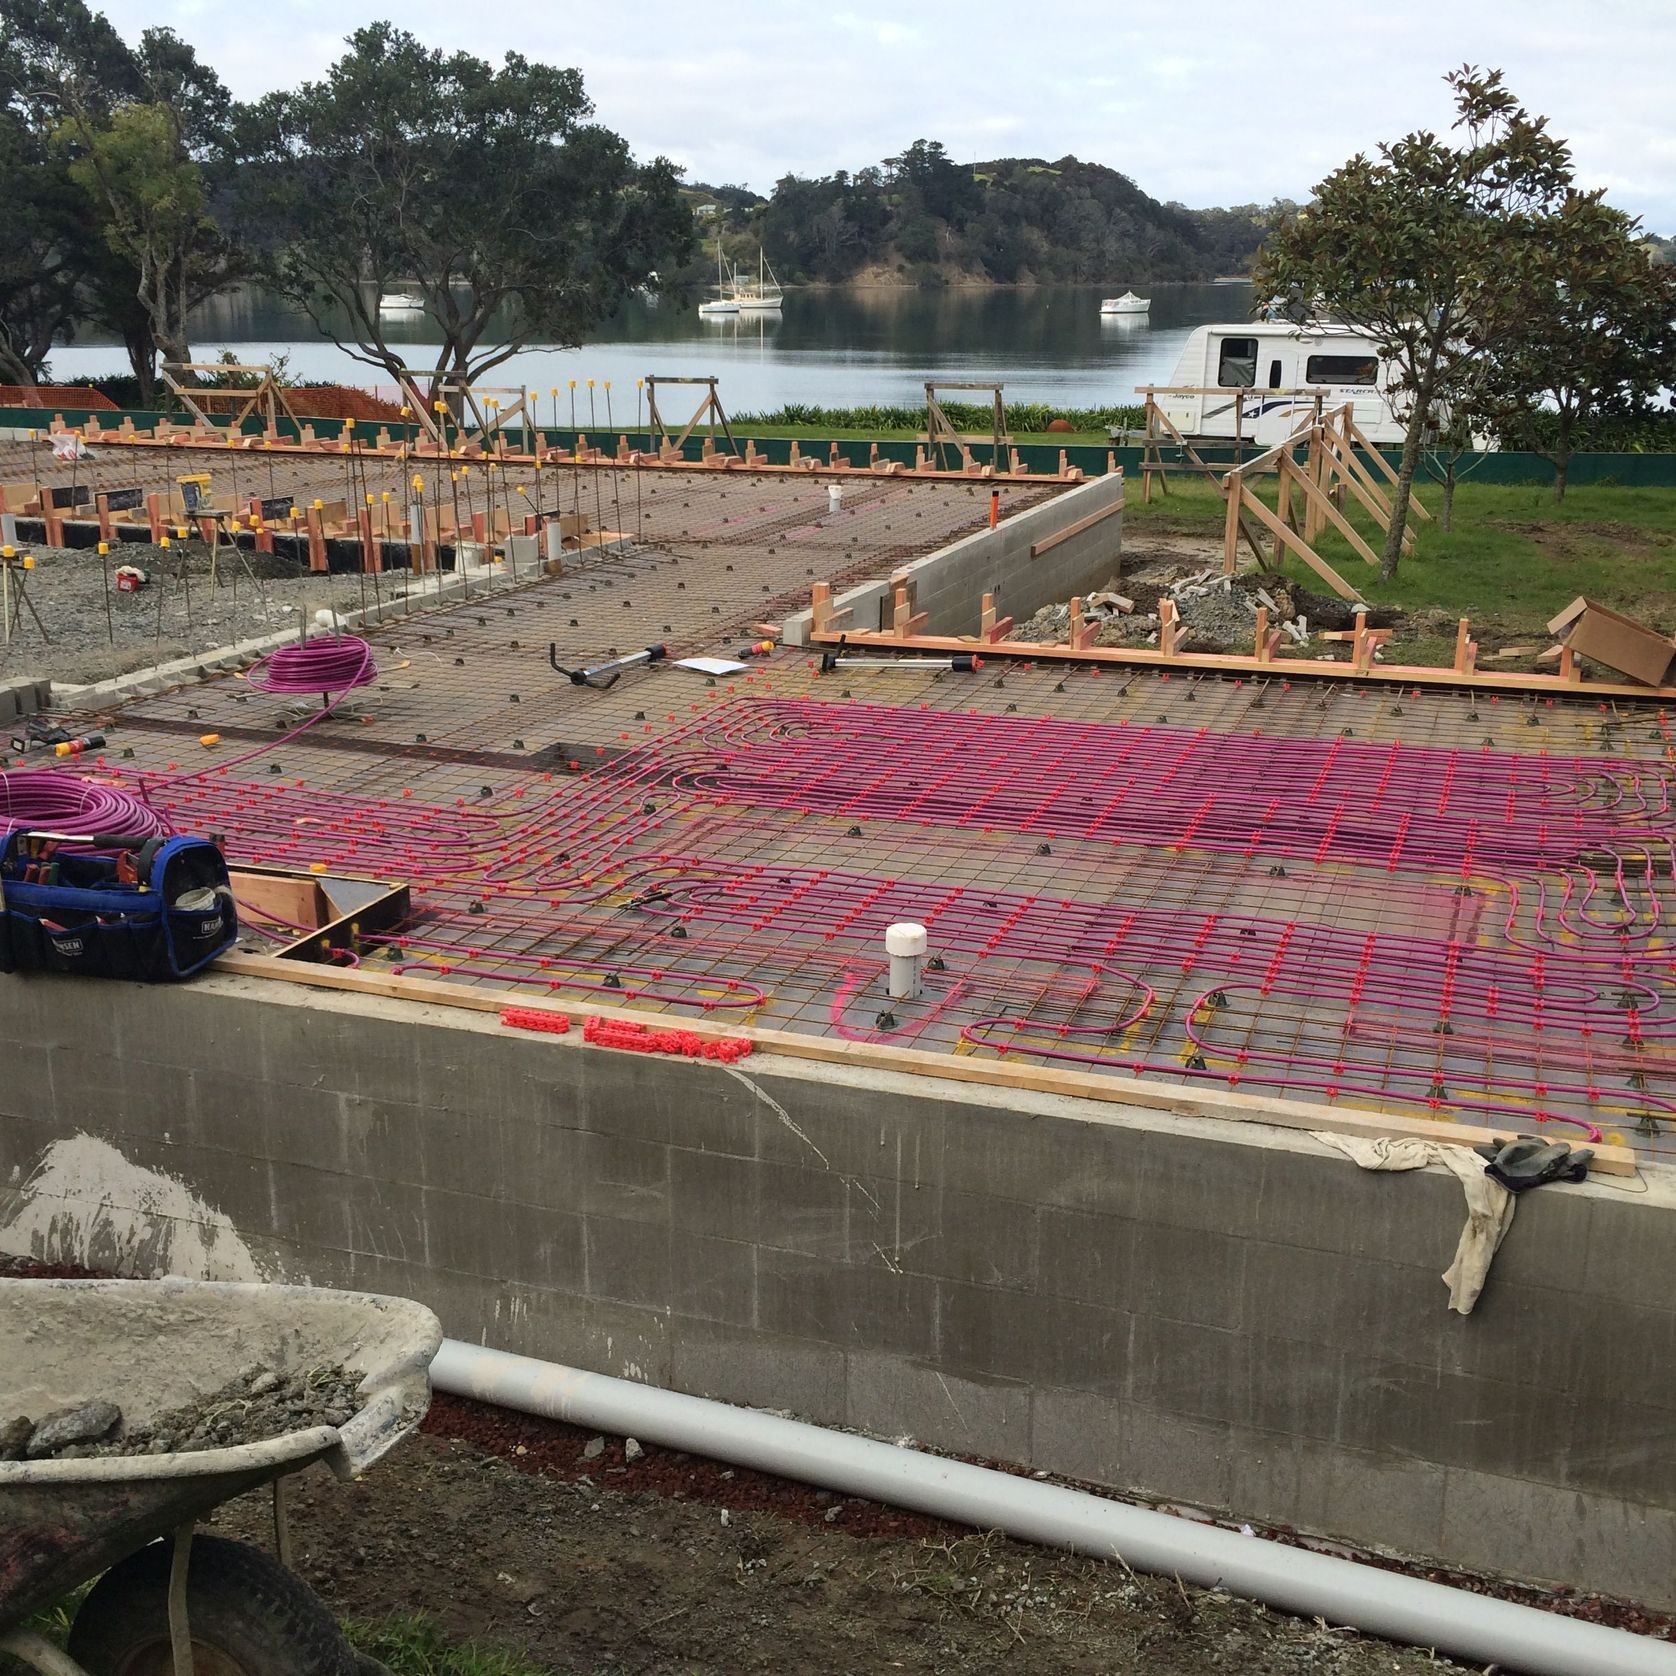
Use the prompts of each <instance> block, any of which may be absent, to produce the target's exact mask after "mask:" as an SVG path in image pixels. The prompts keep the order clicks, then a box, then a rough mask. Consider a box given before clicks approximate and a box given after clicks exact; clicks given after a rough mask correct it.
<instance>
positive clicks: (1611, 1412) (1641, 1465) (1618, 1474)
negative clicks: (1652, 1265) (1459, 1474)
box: [1474, 1363, 1676, 1509]
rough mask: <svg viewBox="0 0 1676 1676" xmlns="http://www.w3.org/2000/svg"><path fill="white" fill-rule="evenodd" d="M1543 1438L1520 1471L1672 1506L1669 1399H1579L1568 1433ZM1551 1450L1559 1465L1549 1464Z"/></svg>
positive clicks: (1675, 1479)
mask: <svg viewBox="0 0 1676 1676" xmlns="http://www.w3.org/2000/svg"><path fill="white" fill-rule="evenodd" d="M1668 1366H1669V1364H1668V1363H1667V1364H1666V1368H1667V1369H1668ZM1543 1441H1544V1442H1545V1443H1546V1444H1548V1445H1549V1447H1548V1448H1547V1449H1544V1450H1541V1451H1532V1452H1531V1454H1532V1455H1533V1456H1534V1459H1533V1460H1532V1463H1531V1467H1532V1470H1530V1471H1529V1472H1528V1473H1525V1474H1522V1476H1528V1477H1531V1478H1541V1479H1544V1480H1545V1481H1547V1482H1550V1483H1561V1484H1565V1485H1567V1486H1568V1487H1570V1488H1572V1489H1577V1490H1587V1491H1589V1492H1590V1493H1591V1494H1594V1495H1606V1496H1612V1497H1620V1498H1622V1499H1623V1500H1625V1501H1636V1502H1644V1503H1650V1504H1652V1505H1654V1506H1659V1507H1668V1508H1672V1509H1676V1411H1673V1410H1672V1409H1671V1408H1670V1406H1669V1405H1668V1403H1666V1404H1661V1405H1660V1406H1658V1407H1656V1408H1655V1407H1651V1406H1649V1405H1648V1404H1646V1403H1637V1402H1628V1401H1622V1400H1615V1399H1611V1398H1608V1399H1606V1400H1604V1401H1601V1402H1594V1403H1582V1404H1579V1405H1578V1407H1577V1408H1576V1410H1575V1411H1574V1413H1573V1415H1572V1424H1571V1433H1570V1436H1569V1439H1566V1440H1560V1439H1553V1438H1549V1437H1546V1436H1545V1437H1544V1440H1543ZM1562 1451H1563V1453H1562ZM1555 1456H1559V1457H1560V1460H1559V1467H1560V1470H1558V1471H1554V1470H1551V1468H1552V1464H1553V1460H1554V1457H1555ZM1474 1464H1476V1463H1474Z"/></svg>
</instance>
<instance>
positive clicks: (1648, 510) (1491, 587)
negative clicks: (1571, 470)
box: [1124, 477, 1676, 667]
mask: <svg viewBox="0 0 1676 1676" xmlns="http://www.w3.org/2000/svg"><path fill="white" fill-rule="evenodd" d="M1259 492H1260V493H1262V494H1263V498H1264V500H1265V501H1266V502H1267V503H1268V504H1269V505H1271V506H1272V505H1274V503H1275V496H1274V492H1273V484H1272V482H1271V483H1270V484H1269V485H1268V486H1267V488H1266V489H1263V488H1260V491H1259ZM1419 499H1420V500H1421V501H1422V502H1423V503H1424V505H1425V506H1426V507H1427V509H1428V510H1429V511H1430V512H1431V513H1432V514H1433V519H1434V521H1433V522H1430V523H1427V522H1424V521H1421V520H1415V521H1414V522H1413V524H1412V528H1413V530H1414V533H1415V543H1414V548H1413V551H1412V552H1411V553H1410V554H1409V555H1408V556H1407V557H1405V558H1404V559H1403V561H1402V565H1401V567H1400V569H1399V571H1398V574H1397V575H1396V576H1395V577H1394V578H1392V580H1391V581H1389V582H1382V581H1381V580H1380V579H1379V573H1378V571H1377V570H1376V569H1374V568H1373V567H1371V566H1369V565H1368V564H1367V563H1366V562H1365V561H1364V560H1363V559H1362V558H1361V557H1360V556H1359V555H1357V554H1356V552H1355V551H1354V550H1353V549H1352V548H1351V546H1350V544H1349V543H1348V542H1347V541H1345V540H1344V538H1343V537H1342V536H1341V535H1339V534H1338V532H1337V531H1334V530H1329V531H1327V532H1325V533H1324V534H1323V535H1322V537H1321V538H1320V539H1319V541H1318V542H1317V543H1316V550H1317V551H1318V552H1319V553H1320V554H1321V556H1322V557H1323V558H1324V559H1326V560H1327V562H1328V563H1329V564H1331V565H1332V566H1333V567H1334V568H1335V569H1336V570H1337V571H1338V572H1339V573H1340V575H1342V576H1343V577H1344V578H1345V579H1346V580H1347V581H1348V582H1350V583H1351V585H1352V586H1354V587H1356V588H1359V589H1360V590H1361V592H1362V594H1363V596H1364V597H1365V598H1366V599H1367V600H1368V601H1369V603H1370V604H1389V605H1396V606H1400V607H1401V608H1402V609H1403V610H1404V611H1405V612H1409V613H1420V612H1428V611H1429V612H1431V613H1433V614H1434V620H1431V621H1427V620H1424V619H1423V620H1422V621H1421V622H1419V623H1416V624H1414V625H1413V630H1414V631H1416V632H1413V633H1409V634H1399V639H1400V640H1401V641H1402V644H1403V648H1404V656H1405V657H1408V658H1412V659H1413V660H1414V661H1419V662H1426V663H1434V662H1436V663H1447V662H1448V661H1449V660H1450V657H1451V656H1452V655H1453V649H1454V633H1453V625H1452V624H1448V625H1445V624H1443V623H1442V622H1441V621H1437V620H1435V617H1436V616H1437V615H1440V614H1447V615H1448V616H1449V617H1451V618H1455V617H1466V618H1468V619H1469V620H1470V621H1471V622H1472V624H1473V626H1474V633H1475V635H1476V636H1477V637H1478V638H1479V639H1480V641H1481V643H1482V644H1483V645H1485V646H1486V647H1487V648H1488V647H1490V646H1496V645H1507V644H1512V643H1515V642H1520V643H1522V642H1530V643H1533V644H1535V645H1536V646H1537V648H1538V650H1540V649H1541V648H1543V647H1545V646H1547V645H1548V644H1549V639H1548V634H1547V629H1546V624H1547V622H1548V620H1549V618H1551V617H1553V616H1555V615H1556V614H1557V613H1558V612H1559V611H1560V610H1561V609H1562V607H1564V606H1566V605H1568V604H1569V603H1570V602H1571V601H1572V600H1574V599H1575V598H1576V597H1577V596H1578V595H1579V594H1587V595H1588V597H1589V598H1590V599H1592V600H1595V601H1596V602H1598V603H1599V604H1601V605H1609V606H1612V607H1614V608H1615V609H1617V610H1620V611H1623V612H1625V613H1626V614H1627V615H1629V616H1633V617H1635V618H1637V619H1638V620H1640V621H1642V622H1645V623H1648V624H1650V625H1651V626H1653V627H1655V628H1657V629H1659V630H1661V631H1662V632H1665V633H1669V632H1671V631H1672V630H1673V629H1676V491H1673V490H1670V489H1622V488H1611V487H1595V486H1592V485H1590V486H1584V487H1580V488H1573V489H1571V490H1570V491H1569V492H1568V493H1567V495H1566V498H1565V499H1564V501H1562V502H1560V503H1558V504H1556V503H1555V501H1554V498H1553V495H1552V492H1551V491H1550V490H1548V489H1546V488H1539V487H1535V486H1518V487H1506V488H1502V487H1491V486H1487V485H1485V486H1480V485H1476V484H1473V483H1464V484H1462V485H1461V486H1460V488H1458V489H1457V490H1456V492H1455V509H1454V519H1453V528H1452V529H1451V530H1450V531H1449V532H1448V533H1447V534H1445V533H1444V532H1443V531H1442V530H1440V529H1439V528H1438V525H1437V523H1436V522H1435V518H1436V514H1437V511H1438V508H1439V505H1440V502H1441V499H1442V492H1441V490H1439V489H1438V488H1437V487H1436V485H1432V484H1427V485H1425V486H1423V487H1422V488H1421V489H1420V491H1419ZM1350 517H1351V522H1352V523H1353V524H1354V525H1355V526H1356V528H1357V529H1358V530H1359V531H1360V532H1361V534H1362V536H1363V538H1364V539H1365V540H1366V541H1367V542H1368V544H1369V545H1370V546H1371V547H1372V548H1373V549H1374V551H1375V552H1378V551H1379V550H1380V547H1381V544H1382V540H1383V538H1382V536H1381V535H1380V533H1379V532H1378V530H1377V529H1376V528H1375V527H1374V525H1373V523H1372V521H1371V520H1370V519H1369V518H1368V517H1367V516H1366V514H1365V513H1363V512H1362V511H1361V509H1360V508H1359V507H1356V506H1355V505H1354V503H1352V507H1351V512H1350ZM1222 523H1223V503H1222V497H1221V495H1220V493H1219V492H1218V491H1217V490H1216V489H1215V488H1213V487H1212V486H1210V485H1209V484H1206V483H1203V482H1200V481H1197V480H1189V479H1186V478H1180V477H1178V478H1175V479H1173V480H1172V482H1171V484H1170V493H1169V497H1168V498H1167V499H1165V498H1163V497H1160V496H1159V495H1158V494H1157V493H1156V491H1155V492H1154V495H1153V501H1152V504H1151V505H1150V506H1143V505H1142V504H1141V499H1140V488H1139V484H1136V486H1135V487H1134V488H1132V489H1131V490H1130V492H1129V504H1128V506H1127V508H1126V509H1125V512H1124V524H1125V528H1124V535H1125V539H1126V543H1127V544H1130V545H1140V544H1143V543H1144V542H1145V540H1146V538H1147V536H1148V535H1149V534H1155V535H1194V536H1209V537H1212V538H1220V534H1221V530H1222ZM1245 551H1248V550H1247V549H1244V547H1243V544H1242V552H1245ZM1280 568H1282V569H1283V570H1284V571H1285V573H1286V574H1287V575H1288V576H1291V577H1294V578H1296V579H1297V580H1298V581H1299V582H1301V583H1303V585H1304V586H1305V587H1308V588H1311V589H1313V590H1315V591H1317V592H1320V591H1322V590H1323V584H1322V582H1321V581H1320V579H1319V578H1318V577H1316V575H1315V574H1314V572H1313V571H1311V570H1310V569H1309V568H1308V567H1307V566H1306V565H1304V564H1303V563H1302V562H1301V561H1299V560H1298V559H1296V558H1293V557H1290V556H1289V557H1288V558H1287V560H1286V563H1285V564H1284V565H1283V566H1282V567H1280ZM1480 631H1481V632H1480ZM1421 642H1425V644H1424V646H1422V644H1421ZM1433 642H1436V645H1435V646H1434V645H1433ZM1317 650H1319V649H1317ZM1434 651H1439V652H1441V655H1437V656H1433V655H1430V654H1431V653H1433V652H1434ZM1521 661H1522V660H1521ZM1518 666H1519V665H1518V664H1515V665H1513V667H1518Z"/></svg>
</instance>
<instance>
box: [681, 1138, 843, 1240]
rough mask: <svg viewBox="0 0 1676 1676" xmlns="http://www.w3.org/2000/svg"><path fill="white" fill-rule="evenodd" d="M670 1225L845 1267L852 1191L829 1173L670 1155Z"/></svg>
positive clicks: (686, 1153)
mask: <svg viewBox="0 0 1676 1676" xmlns="http://www.w3.org/2000/svg"><path fill="white" fill-rule="evenodd" d="M669 1168H670V1191H671V1195H672V1208H671V1219H672V1221H673V1223H674V1226H675V1227H676V1228H678V1229H680V1230H681V1231H683V1232H687V1231H690V1232H693V1233H701V1234H710V1235H713V1236H714V1237H716V1238H719V1239H733V1240H750V1241H753V1242H755V1243H757V1244H760V1245H765V1246H768V1245H772V1246H777V1247H779V1248H781V1249H782V1250H786V1251H802V1252H806V1253H808V1254H810V1255H812V1256H823V1257H830V1258H831V1259H832V1260H833V1261H835V1262H841V1261H843V1260H844V1259H845V1258H846V1257H847V1256H848V1254H849V1227H848V1220H849V1213H848V1201H849V1196H850V1189H849V1185H848V1183H847V1182H846V1181H845V1180H844V1178H843V1177H841V1176H838V1175H835V1174H833V1173H832V1172H831V1171H828V1170H820V1169H813V1170H801V1169H793V1168H790V1167H788V1166H785V1165H778V1164H762V1163H757V1162H754V1161H753V1160H750V1159H744V1158H731V1157H726V1156H720V1155H716V1154H712V1153H701V1152H689V1151H687V1150H686V1149H685V1148H683V1147H675V1148H672V1149H671V1152H670V1166H669Z"/></svg>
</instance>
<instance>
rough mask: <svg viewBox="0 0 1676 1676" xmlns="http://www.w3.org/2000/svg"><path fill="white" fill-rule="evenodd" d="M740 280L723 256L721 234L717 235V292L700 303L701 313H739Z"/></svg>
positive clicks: (699, 309) (699, 310)
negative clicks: (738, 294)
mask: <svg viewBox="0 0 1676 1676" xmlns="http://www.w3.org/2000/svg"><path fill="white" fill-rule="evenodd" d="M738 286H739V281H738V279H737V277H736V276H735V275H734V274H733V273H731V272H730V271H729V269H728V265H727V263H726V261H725V260H724V259H723V257H722V238H721V234H720V233H718V234H717V235H716V294H715V296H714V297H711V298H709V299H708V300H707V301H705V302H702V303H700V304H699V305H698V312H699V313H700V314H737V313H738V312H739V301H738V298H737V296H736V295H735V293H736V291H737V290H738Z"/></svg>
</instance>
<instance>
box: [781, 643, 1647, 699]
mask: <svg viewBox="0 0 1676 1676" xmlns="http://www.w3.org/2000/svg"><path fill="white" fill-rule="evenodd" d="M809 638H810V644H811V645H815V646H823V645H824V646H835V645H837V644H838V642H839V639H840V638H842V639H843V641H844V643H845V644H846V645H848V646H850V647H852V648H854V649H858V650H859V649H860V648H861V647H863V646H868V647H874V646H877V647H885V648H888V649H889V650H891V651H896V652H901V651H913V652H971V651H981V652H982V653H983V655H984V656H985V657H986V658H988V657H1006V658H1018V659H1020V660H1022V661H1027V662H1032V663H1093V664H1113V665H1118V666H1131V667H1135V668H1149V669H1180V670H1193V669H1203V670H1209V671H1215V672H1216V673H1218V674H1236V675H1237V674H1245V675H1265V674H1277V673H1278V674H1281V675H1284V676H1285V677H1286V678H1287V679H1288V680H1291V679H1295V678H1299V677H1302V678H1304V679H1313V680H1322V681H1350V680H1364V679H1365V680H1369V681H1384V682H1390V683H1391V684H1393V685H1396V686H1406V687H1447V688H1453V689H1456V690H1459V689H1461V688H1468V689H1472V690H1482V691H1490V692H1522V693H1533V692H1534V693H1545V692H1547V693H1563V694H1565V695H1566V696H1567V697H1570V698H1577V697H1585V698H1624V699H1637V700H1640V701H1641V702H1643V703H1655V702H1665V701H1676V687H1639V686H1632V685H1630V684H1629V683H1627V682H1611V681H1584V680H1583V679H1582V677H1581V674H1580V672H1578V671H1577V670H1576V668H1575V665H1573V672H1572V674H1571V675H1570V676H1569V677H1567V676H1565V675H1564V674H1563V671H1564V667H1565V665H1564V660H1563V656H1562V663H1561V668H1562V674H1560V675H1544V674H1541V673H1539V672H1536V671H1528V672H1527V671H1523V670H1508V671H1505V672H1503V671H1488V670H1481V669H1475V670H1473V671H1471V672H1469V673H1468V674H1466V675H1459V674H1457V673H1456V672H1455V671H1454V670H1452V669H1439V668H1437V667H1435V666H1433V665H1431V664H1375V665H1374V666H1373V667H1372V668H1371V669H1368V670H1366V671H1363V672H1362V673H1361V674H1358V673H1357V672H1356V671H1355V670H1354V669H1352V668H1351V666H1350V665H1349V664H1348V663H1340V662H1336V661H1334V660H1333V659H1331V658H1293V657H1286V658H1280V659H1277V660H1276V661H1275V662H1273V663H1260V662H1259V661H1258V660H1257V659H1256V658H1254V657H1252V656H1251V655H1249V654H1241V653H1230V652H1176V653H1174V654H1166V653H1163V652H1158V651H1154V650H1152V649H1151V648H1149V647H1145V646H1090V647H1089V648H1088V649H1087V650H1086V651H1080V652H1079V651H1074V650H1073V649H1072V648H1071V647H1070V646H1068V645H1066V644H1065V643H1064V642H1059V643H1057V644H1056V643H1054V642H1051V641H1038V640H999V641H995V642H993V643H987V642H985V641H983V640H980V639H977V638H975V637H974V636H971V635H955V634H922V635H916V636H914V637H912V638H911V639H899V638H898V637H897V636H895V635H893V634H877V633H868V632H866V631H846V632H845V633H844V635H843V636H842V637H840V636H839V635H837V634H835V633H828V634H811V635H810V637H809ZM1322 638H1324V637H1322ZM1567 650H1569V648H1567Z"/></svg>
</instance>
